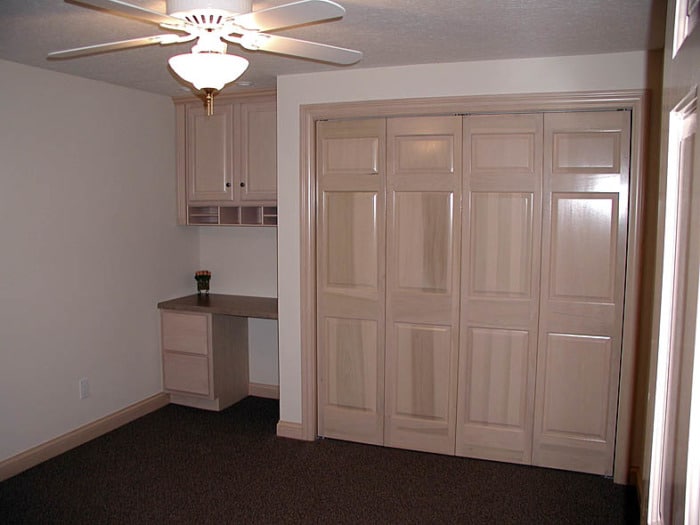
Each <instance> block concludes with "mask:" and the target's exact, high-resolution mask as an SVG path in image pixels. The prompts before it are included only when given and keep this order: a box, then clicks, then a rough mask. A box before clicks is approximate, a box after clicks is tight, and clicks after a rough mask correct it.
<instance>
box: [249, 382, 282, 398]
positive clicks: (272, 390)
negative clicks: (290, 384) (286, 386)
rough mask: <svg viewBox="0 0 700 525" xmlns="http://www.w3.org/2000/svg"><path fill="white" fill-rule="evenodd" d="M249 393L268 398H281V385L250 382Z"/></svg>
mask: <svg viewBox="0 0 700 525" xmlns="http://www.w3.org/2000/svg"><path fill="white" fill-rule="evenodd" d="M248 395H249V396H255V397H264V398H267V399H279V398H280V387H279V385H263V384H262V383H248Z"/></svg>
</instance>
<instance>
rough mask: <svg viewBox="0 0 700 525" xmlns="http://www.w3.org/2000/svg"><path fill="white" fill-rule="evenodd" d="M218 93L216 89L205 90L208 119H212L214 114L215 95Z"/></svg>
mask: <svg viewBox="0 0 700 525" xmlns="http://www.w3.org/2000/svg"><path fill="white" fill-rule="evenodd" d="M215 93H216V90H214V89H205V90H204V94H205V96H206V98H205V102H206V105H207V117H211V116H212V115H213V114H214V94H215Z"/></svg>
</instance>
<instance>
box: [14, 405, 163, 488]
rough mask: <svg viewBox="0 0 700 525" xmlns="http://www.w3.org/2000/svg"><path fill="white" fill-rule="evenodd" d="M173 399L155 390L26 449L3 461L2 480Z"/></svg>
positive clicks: (143, 414)
mask: <svg viewBox="0 0 700 525" xmlns="http://www.w3.org/2000/svg"><path fill="white" fill-rule="evenodd" d="M169 402H170V398H169V396H168V395H167V394H165V393H160V394H155V395H153V396H151V397H149V398H146V399H144V400H143V401H139V402H138V403H134V404H133V405H130V406H128V407H126V408H123V409H121V410H118V411H117V412H114V413H113V414H109V415H108V416H105V417H102V418H100V419H98V420H96V421H93V422H92V423H88V424H87V425H83V426H82V427H79V428H76V429H75V430H73V431H71V432H68V433H67V434H63V435H62V436H58V437H57V438H54V439H51V440H49V441H47V442H45V443H42V444H41V445H37V446H36V447H33V448H30V449H29V450H25V451H24V452H22V453H20V454H17V455H16V456H12V457H11V458H8V459H5V460H3V461H0V481H4V480H6V479H8V478H11V477H12V476H15V475H16V474H19V473H20V472H24V471H25V470H28V469H30V468H32V467H34V466H36V465H38V464H39V463H43V462H44V461H46V460H48V459H51V458H53V457H56V456H58V455H60V454H63V453H64V452H66V451H68V450H70V449H72V448H75V447H77V446H80V445H82V444H83V443H87V442H88V441H90V440H92V439H95V438H96V437H99V436H101V435H103V434H106V433H107V432H111V431H112V430H114V429H115V428H119V427H121V426H123V425H126V424H127V423H130V422H131V421H134V420H135V419H138V418H140V417H141V416H145V415H146V414H149V413H151V412H153V411H155V410H158V409H159V408H162V407H164V406H165V405H167V404H168V403H169Z"/></svg>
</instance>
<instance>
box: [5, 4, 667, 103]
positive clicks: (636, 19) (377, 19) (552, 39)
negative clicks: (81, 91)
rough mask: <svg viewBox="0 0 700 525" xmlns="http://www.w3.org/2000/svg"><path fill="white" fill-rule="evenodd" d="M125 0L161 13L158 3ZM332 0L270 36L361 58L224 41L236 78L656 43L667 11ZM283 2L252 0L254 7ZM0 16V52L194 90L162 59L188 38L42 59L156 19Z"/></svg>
mask: <svg viewBox="0 0 700 525" xmlns="http://www.w3.org/2000/svg"><path fill="white" fill-rule="evenodd" d="M126 1H129V3H132V4H136V5H139V6H143V7H147V8H149V9H152V10H155V11H163V12H164V11H165V1H164V0H126ZM337 1H338V2H339V3H340V4H342V5H343V7H345V9H346V11H347V12H346V15H345V17H344V18H342V19H340V20H335V21H332V22H327V23H320V24H313V25H308V26H303V27H298V28H293V29H286V30H285V29H283V30H280V31H278V32H276V34H279V35H283V36H291V37H295V38H301V39H304V40H312V41H316V42H322V43H326V44H332V45H336V46H341V47H348V48H352V49H358V50H360V51H362V52H363V53H364V58H363V59H362V60H361V61H360V62H359V63H357V64H355V65H352V66H333V65H327V64H320V63H317V62H312V61H308V60H303V59H297V58H288V57H282V56H275V55H271V54H268V53H263V52H244V51H243V50H242V49H241V48H239V47H238V46H235V45H230V46H229V53H234V54H238V55H241V56H245V57H246V58H248V60H249V61H250V67H249V68H248V70H247V71H246V73H245V74H244V75H243V76H242V77H241V79H240V80H244V81H248V82H252V84H253V87H258V88H267V87H274V86H275V83H276V77H277V76H278V75H285V74H291V73H307V72H316V71H329V70H338V69H347V68H371V67H382V66H396V65H407V64H424V63H434V62H461V61H472V60H489V59H501V58H526V57H540V56H564V55H581V54H596V53H612V52H622V51H637V50H647V49H659V48H661V47H662V46H663V27H664V16H665V10H666V2H665V0H337ZM284 3H287V1H285V0H267V1H263V0H261V1H254V4H253V10H258V9H262V8H265V7H270V6H275V5H281V4H284ZM0 21H1V22H2V30H1V31H0V58H3V59H6V60H10V61H14V62H19V63H23V64H28V65H31V66H36V67H40V68H45V69H51V70H55V71H61V72H65V73H69V74H73V75H78V76H82V77H86V78H91V79H96V80H103V81H105V82H110V83H113V84H119V85H123V86H128V87H132V88H136V89H141V90H144V91H150V92H154V93H160V94H165V95H171V96H174V95H182V94H186V93H188V92H190V91H189V89H187V88H186V87H185V86H183V85H181V84H180V83H179V82H178V81H177V80H176V78H175V77H174V75H173V74H172V73H171V72H170V70H169V69H168V66H167V59H168V58H169V57H170V56H172V55H176V54H179V53H185V52H187V51H189V49H190V47H191V44H178V45H170V46H159V45H155V46H148V47H143V48H137V49H129V50H123V51H115V52H110V53H103V54H99V55H93V56H89V57H82V58H75V59H70V60H47V59H46V55H47V53H48V52H50V51H57V50H61V49H67V48H73V47H80V46H85V45H91V44H98V43H102V42H110V41H114V40H124V39H127V38H136V37H142V36H149V35H155V34H160V33H161V32H162V31H161V30H160V29H159V28H158V26H156V25H155V24H150V23H146V22H142V21H138V20H135V19H133V18H128V17H125V16H120V15H114V14H110V13H108V12H105V11H102V10H98V9H94V8H87V7H84V6H82V5H79V4H77V3H73V2H64V1H62V0H0ZM235 89H236V87H235V86H234V87H229V88H226V91H231V90H235Z"/></svg>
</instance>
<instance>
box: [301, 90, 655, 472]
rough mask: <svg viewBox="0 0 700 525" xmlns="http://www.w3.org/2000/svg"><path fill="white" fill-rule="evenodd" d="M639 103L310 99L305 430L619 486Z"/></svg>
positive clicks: (635, 261)
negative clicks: (605, 477)
mask: <svg viewBox="0 0 700 525" xmlns="http://www.w3.org/2000/svg"><path fill="white" fill-rule="evenodd" d="M611 98H613V99H614V100H611ZM641 98H642V97H641V94H630V93H621V94H618V95H617V96H616V97H610V95H607V96H606V97H605V98H604V99H603V100H596V99H595V97H593V96H591V95H589V94H585V95H579V96H577V95H561V96H548V97H542V96H533V97H518V98H515V99H513V98H508V97H490V98H478V99H474V98H471V99H459V100H450V101H445V100H440V101H433V102H432V104H431V102H424V101H421V102H418V101H415V102H409V103H407V102H406V101H397V102H384V103H371V104H367V106H368V107H358V106H357V105H352V106H343V105H331V106H317V107H306V108H304V109H303V114H304V116H305V119H304V123H305V126H306V131H307V133H306V134H305V137H304V138H306V144H305V145H304V148H305V149H304V151H305V153H308V155H309V156H308V157H306V158H305V159H304V160H305V166H304V167H303V168H304V169H303V174H304V175H305V177H304V179H305V180H304V181H303V182H304V183H303V185H302V187H303V192H304V198H303V203H304V204H306V206H305V209H304V210H303V214H302V215H303V217H304V221H305V224H307V225H308V229H307V228H306V227H305V228H304V231H305V232H308V234H309V235H308V237H307V236H305V238H304V241H308V242H305V243H304V244H305V246H304V249H303V250H302V254H303V257H304V258H306V261H303V264H302V267H303V268H305V269H307V268H308V269H310V270H311V271H310V272H308V275H307V279H303V280H302V285H303V295H304V297H303V301H302V303H303V305H304V308H303V310H302V311H303V312H304V318H303V319H302V321H303V323H302V342H303V348H304V352H305V354H304V356H303V357H304V363H303V364H304V374H303V378H302V383H303V401H304V406H303V409H304V410H303V415H302V419H303V421H302V425H303V427H304V429H305V431H306V432H310V433H313V435H314V436H315V435H317V434H321V435H326V436H329V437H339V438H344V439H352V440H357V441H365V442H370V443H376V444H387V445H390V446H398V447H403V448H413V449H418V450H429V451H434V452H442V453H448V454H454V453H455V452H456V453H458V454H460V455H466V456H472V457H486V458H489V459H499V460H505V461H516V462H523V463H534V464H539V465H545V466H555V467H558V468H567V469H571V470H583V471H589V472H598V473H601V474H610V473H611V471H612V470H613V457H614V458H615V464H614V472H615V478H616V480H617V481H619V482H625V481H626V475H627V465H626V461H627V447H628V440H629V432H628V425H629V421H630V419H631V394H632V392H631V386H632V382H633V365H634V337H635V333H636V329H635V323H636V307H635V306H634V305H635V304H636V294H637V288H638V286H637V281H638V275H639V255H638V252H639V233H640V232H639V220H638V219H639V212H640V202H639V200H640V197H641V188H640V163H639V158H640V154H641V152H640V149H641V148H640V137H641V128H640V127H639V126H638V122H639V121H638V119H640V118H641V117H642V114H641V107H642V104H641ZM436 106H437V107H439V109H440V111H439V113H444V115H438V116H435V117H427V116H417V117H416V116H412V117H405V116H402V113H409V114H411V115H416V114H420V113H427V114H433V115H434V114H435V113H438V111H436ZM448 107H449V109H448ZM514 110H517V111H518V113H525V112H527V113H529V114H527V115H522V114H517V115H516V114H513V112H514ZM564 110H566V111H564ZM572 110H574V111H572ZM618 110H622V111H618ZM447 113H451V114H452V115H449V114H447ZM455 113H457V114H459V115H454V114H455ZM506 113H510V114H509V115H506ZM464 114H466V115H464ZM368 115H369V116H372V117H373V118H369V119H358V120H353V121H348V124H349V126H350V128H351V129H353V130H355V131H349V132H348V131H347V129H346V130H344V131H342V129H343V125H341V126H340V127H338V126H337V125H335V124H334V123H333V122H322V121H324V120H334V119H340V120H343V119H346V118H347V117H357V116H368ZM591 119H593V120H595V122H593V121H592V120H591ZM630 122H632V124H633V125H632V126H631V127H630ZM635 122H636V123H637V127H635V126H634V123H635ZM316 124H317V131H318V133H319V134H321V135H322V134H323V133H330V134H329V135H328V137H329V140H328V141H326V142H325V143H324V142H318V143H317V142H316V135H315V131H316ZM363 126H364V127H365V128H366V129H362V128H363ZM358 129H360V132H359V134H357V133H356V131H357V130H358ZM324 130H326V131H324ZM338 130H341V131H338ZM368 130H371V132H370V133H369V134H368ZM334 133H335V134H336V135H337V136H334V135H333V134H334ZM353 133H355V135H353ZM372 133H374V135H373V134H372ZM372 137H374V138H372ZM387 137H388V138H387ZM499 140H508V141H509V144H508V145H507V146H506V147H505V149H504V147H503V146H504V144H502V143H501V144H499V142H498V141H499ZM343 142H344V143H345V144H346V146H347V144H351V146H350V149H349V150H346V149H344V148H345V147H346V146H342V147H341V146H340V145H341V143H343ZM324 144H325V145H324ZM339 147H340V149H337V148H339ZM324 148H325V149H326V151H324ZM328 148H330V149H328ZM334 148H336V149H335V150H334ZM353 148H354V149H353ZM586 148H588V149H589V150H590V148H593V149H594V151H593V152H592V153H586ZM596 148H597V149H596ZM504 151H507V152H508V155H505V156H504V155H503V154H502V152H504ZM311 155H313V157H312V156H311ZM363 155H364V156H363ZM489 155H490V157H489ZM477 157H478V158H477ZM543 159H544V160H543ZM334 163H335V164H334ZM352 163H355V164H354V166H355V167H351V164H352ZM499 166H500V167H499ZM508 166H509V167H510V168H511V169H510V172H509V174H508V175H507V176H506V177H504V176H503V168H504V167H508ZM496 168H498V169H499V170H500V173H501V175H500V176H495V177H494V176H493V175H494V174H497V173H496V171H494V169H496ZM353 169H355V170H357V169H359V170H360V172H362V173H364V175H361V176H359V177H352V176H351V175H352V173H351V172H352V170H353ZM489 169H491V173H490V174H489ZM324 170H326V171H324ZM334 170H335V171H334ZM506 171H507V170H506ZM326 173H327V174H328V177H326V176H325V174H326ZM353 178H355V179H357V180H356V181H355V182H350V181H351V180H352V179H353ZM358 181H359V186H356V187H355V188H350V187H347V186H344V185H347V184H356V183H358ZM317 189H318V193H317ZM498 217H500V220H497V221H495V222H494V221H493V220H491V219H493V218H498ZM603 218H605V220H603ZM581 220H584V222H585V224H587V225H588V226H584V227H581ZM495 223H498V224H500V227H501V228H505V230H504V232H503V231H502V232H501V234H500V235H501V238H500V240H499V236H498V235H497V232H496V231H495V230H494V231H489V227H488V225H489V224H495ZM628 234H629V239H628V238H627V236H628ZM346 240H347V241H348V242H347V243H346V242H345V241H346ZM628 240H629V242H628ZM315 247H318V249H316V248H315ZM412 250H418V251H415V253H413V252H412ZM625 253H627V257H626V258H625V256H624V255H625ZM408 261H411V262H410V264H409V263H408ZM587 267H593V270H594V271H593V272H592V273H588V272H587V271H586V268H587ZM316 276H318V280H317V279H316ZM587 276H589V277H587ZM590 276H593V277H590ZM312 278H313V279H312ZM358 278H359V281H357V280H356V279H358ZM328 284H330V286H327V285H328ZM356 285H358V286H356ZM339 292H340V293H339ZM574 292H576V293H574ZM584 297H587V298H588V300H587V301H586V300H583V298H584ZM623 304H625V305H626V308H625V309H623V307H622V305H623ZM601 305H602V306H601ZM311 313H313V318H312V316H311V315H309V314H311ZM484 316H486V317H485V318H483V317H484ZM596 316H597V317H596ZM571 317H574V318H578V319H579V320H578V322H577V323H578V324H576V323H575V326H573V327H572V326H571V323H569V325H567V322H568V321H567V319H569V318H571ZM595 319H598V320H597V321H596V320H595ZM582 320H583V321H582ZM611 321H612V322H611ZM582 322H583V324H586V325H587V328H586V329H583V328H582V327H581V323H582ZM499 323H501V325H499ZM615 323H617V324H615ZM613 325H614V326H613ZM311 328H313V330H314V332H313V333H311V332H310V329H311ZM623 328H624V330H623ZM305 341H306V343H305ZM309 341H310V342H311V347H312V348H313V353H312V354H311V355H309V354H310V352H308V351H307V350H306V349H307V348H309V345H308V344H307V343H308V342H309ZM353 348H354V349H355V350H356V349H358V348H362V349H363V350H362V351H361V352H359V353H358V352H355V353H353ZM365 349H366V350H367V351H366V352H365ZM399 349H401V350H400V351H399ZM407 355H410V356H411V357H410V358H407V357H406V356H407ZM317 359H318V361H317ZM317 363H318V366H316V365H317ZM353 374H355V375H356V376H357V377H356V379H357V380H354V379H349V378H352V377H353ZM317 378H318V379H319V380H320V381H321V383H320V385H321V386H319V387H318V388H317V384H316V380H317ZM618 380H619V385H620V395H619V396H618V388H617V386H618ZM329 385H331V386H330V387H329ZM311 396H313V397H311ZM317 399H318V401H317ZM567 403H568V405H567ZM572 407H579V409H578V410H575V411H574V412H572ZM580 407H584V409H583V410H581V409H580ZM316 409H318V420H316V417H315V416H316ZM309 416H311V417H309ZM358 418H359V419H358ZM357 429H360V430H359V433H360V434H361V435H360V436H353V435H352V433H353V432H355V433H357V432H358V430H357ZM475 429H476V431H475ZM348 432H349V434H348ZM307 437H308V436H307ZM494 445H495V446H494Z"/></svg>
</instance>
